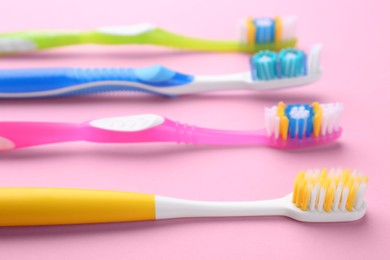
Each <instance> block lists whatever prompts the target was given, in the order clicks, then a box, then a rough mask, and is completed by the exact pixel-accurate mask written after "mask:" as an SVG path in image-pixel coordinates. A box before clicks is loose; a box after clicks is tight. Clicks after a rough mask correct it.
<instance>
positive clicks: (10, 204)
mask: <svg viewBox="0 0 390 260" xmlns="http://www.w3.org/2000/svg"><path fill="white" fill-rule="evenodd" d="M0 216H1V217H0V226H36V225H63V224H86V223H105V222H124V221H140V220H154V219H155V196H154V195H147V194H139V193H130V192H115V191H95V190H82V189H55V188H0Z"/></svg>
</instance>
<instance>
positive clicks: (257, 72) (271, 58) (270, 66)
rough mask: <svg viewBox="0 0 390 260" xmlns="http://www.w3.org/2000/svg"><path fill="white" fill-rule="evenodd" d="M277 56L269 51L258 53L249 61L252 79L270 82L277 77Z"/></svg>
mask: <svg viewBox="0 0 390 260" xmlns="http://www.w3.org/2000/svg"><path fill="white" fill-rule="evenodd" d="M277 61H278V55H277V54H276V53H275V52H271V51H260V52H258V53H257V54H256V55H254V56H253V57H252V59H251V64H252V67H253V74H254V75H253V78H255V79H257V80H272V79H275V78H276V77H277Z"/></svg>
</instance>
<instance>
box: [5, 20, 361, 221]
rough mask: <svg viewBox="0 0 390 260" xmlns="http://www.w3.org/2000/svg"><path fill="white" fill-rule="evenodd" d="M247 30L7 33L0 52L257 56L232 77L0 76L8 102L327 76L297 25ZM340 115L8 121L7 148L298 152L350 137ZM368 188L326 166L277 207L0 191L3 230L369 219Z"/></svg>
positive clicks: (126, 73)
mask: <svg viewBox="0 0 390 260" xmlns="http://www.w3.org/2000/svg"><path fill="white" fill-rule="evenodd" d="M241 25H242V27H241V28H242V30H241V32H242V34H241V35H242V36H241V41H236V42H235V41H209V40H203V39H195V38H189V37H184V36H180V35H177V34H173V33H171V32H168V31H166V30H163V29H160V28H157V27H154V26H151V25H138V26H134V27H105V28H100V29H98V30H95V31H92V32H65V33H56V32H26V33H23V32H22V33H8V34H3V35H0V53H3V54H8V55H10V54H13V53H20V52H25V51H33V50H37V49H45V48H53V47H59V46H65V45H71V44H79V43H100V44H130V43H136V44H151V43H152V44H157V45H163V46H169V47H177V48H180V49H192V50H199V51H242V52H249V53H254V52H257V53H256V54H255V55H253V57H251V59H250V62H249V65H250V69H249V70H248V71H247V72H244V73H238V74H233V75H224V76H193V75H188V74H183V73H180V72H176V71H173V70H170V69H168V68H165V67H162V66H153V67H149V68H141V69H129V68H126V69H120V68H114V69H98V68H97V69H80V68H58V69H56V68H54V69H21V70H1V71H0V98H32V97H53V96H73V95H81V94H90V93H98V92H107V91H118V90H136V91H143V92H147V93H153V94H158V95H163V96H178V95H183V94H192V93H198V92H205V91H213V90H226V89H254V90H265V89H279V88H285V87H293V86H299V85H305V84H309V83H312V82H314V81H316V80H318V79H319V78H320V77H321V73H322V72H321V67H320V52H321V46H320V45H315V46H314V47H313V48H312V49H311V50H310V51H309V52H304V51H302V50H299V49H294V48H292V47H293V46H294V45H295V42H296V39H295V18H293V17H282V18H275V19H269V18H262V19H247V20H246V21H244V22H242V24H241ZM285 47H287V48H285ZM272 50H276V51H280V52H278V53H277V52H274V51H272ZM342 111H343V105H342V104H340V103H330V104H319V103H317V102H314V103H312V104H284V103H283V102H280V103H279V104H277V105H275V106H274V107H271V108H266V109H265V111H264V120H265V121H264V124H265V129H262V130H255V131H231V130H222V129H210V128H204V127H197V126H193V125H188V124H185V123H180V122H176V121H174V120H171V119H168V118H165V117H163V116H160V115H155V114H145V115H130V116H120V117H112V118H103V119H95V120H91V121H88V122H85V123H82V124H70V123H65V122H64V123H53V122H0V150H2V151H6V150H14V149H21V148H26V147H32V146H37V145H44V144H52V143H60V142H71V141H89V142H97V143H139V142H176V143H185V144H209V145H265V146H270V147H273V148H277V149H300V148H306V147H311V146H319V145H324V144H328V143H331V142H334V141H336V140H337V139H338V138H339V137H340V136H341V133H342V128H341V127H340V118H341V114H342ZM26 132H28V133H29V135H26V134H25V133H26ZM366 185H367V178H366V177H364V176H362V175H361V174H360V173H358V172H357V171H350V170H349V169H330V170H327V169H323V170H308V171H306V172H300V173H299V174H298V175H297V177H296V179H295V182H294V187H293V192H292V193H291V194H289V195H288V196H286V197H283V198H282V199H277V200H271V201H251V202H205V201H189V200H182V199H175V198H168V197H162V196H157V195H147V194H138V193H126V192H113V191H91V190H75V189H43V188H23V189H21V188H8V189H7V188H3V189H0V198H1V199H0V204H1V207H0V214H1V215H0V225H1V226H21V225H55V224H79V223H101V222H118V221H119V222H120V221H139V220H157V219H167V218H182V217H217V216H221V217H222V216H262V215H282V216H288V217H291V218H293V219H296V220H299V221H308V222H334V221H352V220H357V219H360V218H361V217H362V216H363V215H364V214H365V211H366V204H365V202H364V192H365V189H366ZM27 198H28V200H27ZM102 205H104V206H102ZM15 208H18V210H17V211H15V210H14V209H15ZM48 216H51V217H50V218H48Z"/></svg>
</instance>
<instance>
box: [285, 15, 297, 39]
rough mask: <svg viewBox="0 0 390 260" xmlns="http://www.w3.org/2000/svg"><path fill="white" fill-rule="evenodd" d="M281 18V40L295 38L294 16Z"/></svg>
mask: <svg viewBox="0 0 390 260" xmlns="http://www.w3.org/2000/svg"><path fill="white" fill-rule="evenodd" d="M281 20H282V37H281V38H282V40H283V41H284V40H291V39H294V38H295V31H296V26H297V17H296V16H286V17H281Z"/></svg>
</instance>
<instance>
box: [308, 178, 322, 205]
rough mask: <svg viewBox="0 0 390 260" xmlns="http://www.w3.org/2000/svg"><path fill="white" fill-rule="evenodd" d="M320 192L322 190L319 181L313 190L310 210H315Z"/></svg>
mask: <svg viewBox="0 0 390 260" xmlns="http://www.w3.org/2000/svg"><path fill="white" fill-rule="evenodd" d="M319 192H320V184H318V183H317V184H316V185H315V186H314V188H313V189H312V190H311V195H310V204H309V209H310V210H315V207H316V204H317V200H318V194H319Z"/></svg>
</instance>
